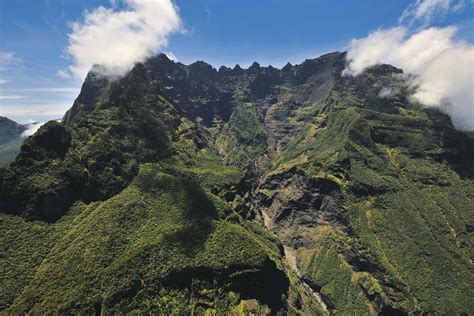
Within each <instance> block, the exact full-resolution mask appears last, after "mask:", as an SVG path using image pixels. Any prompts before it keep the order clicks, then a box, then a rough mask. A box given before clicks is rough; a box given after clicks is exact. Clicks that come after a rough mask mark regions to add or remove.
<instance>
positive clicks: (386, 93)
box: [377, 87, 400, 98]
mask: <svg viewBox="0 0 474 316" xmlns="http://www.w3.org/2000/svg"><path fill="white" fill-rule="evenodd" d="M399 92H400V90H399V89H398V88H392V87H382V89H380V91H379V94H378V95H377V96H378V97H379V98H388V97H391V96H393V95H395V94H397V93H399Z"/></svg>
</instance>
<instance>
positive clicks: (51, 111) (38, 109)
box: [0, 102, 71, 117]
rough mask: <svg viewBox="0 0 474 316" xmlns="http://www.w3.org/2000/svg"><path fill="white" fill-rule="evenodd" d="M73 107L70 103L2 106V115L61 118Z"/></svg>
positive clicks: (0, 112)
mask: <svg viewBox="0 0 474 316" xmlns="http://www.w3.org/2000/svg"><path fill="white" fill-rule="evenodd" d="M70 107H71V104H70V103H64V102H57V103H54V102H51V103H46V102H44V103H43V102H39V103H30V104H27V105H18V104H2V106H1V111H0V115H2V116H7V117H14V116H27V117H32V116H56V117H61V116H62V115H64V113H65V112H66V111H67V110H68V109H69V108H70Z"/></svg>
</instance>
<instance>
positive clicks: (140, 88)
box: [0, 53, 474, 315]
mask: <svg viewBox="0 0 474 316" xmlns="http://www.w3.org/2000/svg"><path fill="white" fill-rule="evenodd" d="M344 57H345V55H344V54H341V53H334V54H329V55H325V56H322V57H321V58H319V59H317V60H308V61H305V62H304V63H303V64H301V65H296V66H286V67H285V69H284V70H277V69H274V68H271V67H253V68H252V69H251V70H242V69H239V68H236V69H234V70H231V69H226V68H223V69H222V70H220V71H216V70H215V69H213V68H212V67H211V66H209V65H206V64H205V63H203V62H199V63H195V64H193V65H190V66H184V65H182V64H179V63H173V62H171V61H169V60H168V59H167V58H166V57H163V56H158V57H156V59H151V60H150V61H148V62H147V63H146V64H143V65H142V64H139V65H137V66H136V67H135V68H134V69H133V70H132V71H131V72H130V73H129V74H128V75H127V76H125V77H124V78H121V79H118V80H116V81H107V80H106V79H101V78H98V77H96V76H95V75H93V74H90V75H89V76H88V77H87V79H86V81H85V83H84V86H83V89H82V92H81V95H80V96H79V97H78V99H77V100H76V102H75V104H74V106H73V107H72V108H71V110H70V111H68V113H67V114H66V116H65V118H64V119H63V122H62V123H58V122H49V123H47V124H45V125H44V126H42V127H41V128H40V129H39V130H38V132H37V133H36V134H35V135H34V136H32V137H29V138H27V139H26V140H25V142H24V144H23V145H22V148H21V151H20V153H19V154H18V156H17V157H16V158H15V160H14V161H13V162H12V163H11V164H10V165H9V166H5V167H0V211H1V212H0V224H1V226H2V232H1V233H0V251H1V254H2V255H1V256H0V283H1V284H2V286H1V287H0V313H4V314H23V313H27V314H166V315H167V314H174V315H178V314H179V315H181V314H184V315H190V314H191V315H224V314H230V315H264V314H277V313H282V314H290V315H324V314H327V313H332V314H335V315H346V314H357V315H369V314H377V313H379V314H393V313H394V314H408V313H420V314H472V313H473V311H474V305H473V302H472V300H471V299H470V298H471V297H473V296H474V273H473V270H472V260H473V259H474V246H473V243H474V239H473V234H472V233H473V227H474V213H473V212H472V210H474V183H473V181H474V180H473V177H474V164H473V161H474V140H473V139H472V138H470V137H469V136H467V135H466V134H463V133H461V132H458V131H456V130H454V128H453V127H452V125H451V123H450V121H449V118H448V117H447V116H445V115H443V114H442V113H439V112H437V111H433V110H426V109H422V108H419V107H418V106H416V105H414V104H411V103H410V102H409V100H408V93H409V91H407V88H406V85H405V83H404V82H403V80H402V79H401V78H400V77H399V76H393V73H397V70H396V69H395V68H393V67H390V66H387V65H385V66H384V65H382V66H377V67H374V68H373V69H369V70H368V71H366V72H365V73H364V74H362V75H360V76H359V77H357V78H350V77H341V76H340V75H339V74H340V72H341V71H342V69H343V68H344ZM384 86H390V87H393V88H394V89H395V90H396V91H398V93H396V94H394V95H392V96H390V97H389V98H380V97H379V96H378V94H379V90H380V88H381V87H384ZM6 144H8V142H7V143H6ZM1 155H3V152H2V151H0V158H1V157H3V156H1Z"/></svg>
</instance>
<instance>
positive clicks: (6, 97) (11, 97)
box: [0, 95, 23, 100]
mask: <svg viewBox="0 0 474 316" xmlns="http://www.w3.org/2000/svg"><path fill="white" fill-rule="evenodd" d="M19 99H23V96H21V95H0V100H19Z"/></svg>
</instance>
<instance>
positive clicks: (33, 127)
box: [21, 122, 45, 137]
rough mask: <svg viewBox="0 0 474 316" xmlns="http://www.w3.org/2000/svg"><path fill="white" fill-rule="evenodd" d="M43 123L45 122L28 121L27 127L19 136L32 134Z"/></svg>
mask: <svg viewBox="0 0 474 316" xmlns="http://www.w3.org/2000/svg"><path fill="white" fill-rule="evenodd" d="M44 123H45V122H30V123H29V124H28V125H27V127H28V128H27V129H26V130H24V131H23V133H21V136H22V137H27V136H31V135H33V134H34V133H36V131H37V130H38V129H39V128H40V127H41V125H43V124H44Z"/></svg>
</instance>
